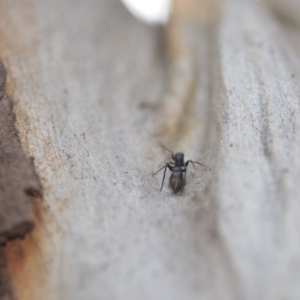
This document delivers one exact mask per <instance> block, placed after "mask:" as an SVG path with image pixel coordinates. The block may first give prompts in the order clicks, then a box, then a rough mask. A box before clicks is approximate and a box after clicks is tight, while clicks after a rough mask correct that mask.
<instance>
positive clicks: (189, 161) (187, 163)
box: [185, 160, 207, 168]
mask: <svg viewBox="0 0 300 300" xmlns="http://www.w3.org/2000/svg"><path fill="white" fill-rule="evenodd" d="M189 163H192V165H193V167H194V168H195V165H194V164H198V165H200V166H202V167H207V166H206V165H203V164H200V163H199V162H197V161H192V160H188V161H187V162H186V163H185V166H186V167H187V166H188V165H189Z"/></svg>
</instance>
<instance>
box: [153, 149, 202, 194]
mask: <svg viewBox="0 0 300 300" xmlns="http://www.w3.org/2000/svg"><path fill="white" fill-rule="evenodd" d="M163 148H164V149H166V150H167V151H169V152H171V153H172V159H173V161H171V162H169V163H166V164H165V165H164V166H163V167H162V168H160V169H159V170H158V171H157V172H156V173H155V174H157V173H158V172H159V171H161V170H162V169H163V168H164V169H165V171H164V176H163V180H162V183H161V188H160V190H162V188H163V185H164V181H165V176H166V171H167V168H168V169H169V170H170V171H171V172H172V174H171V176H170V179H169V187H170V188H171V189H172V190H173V192H174V193H175V194H176V193H178V192H179V191H181V194H182V193H183V189H184V186H185V181H186V171H187V166H188V165H189V163H192V164H193V166H194V164H199V165H201V166H205V165H203V164H200V163H199V162H196V161H191V160H188V161H186V162H184V154H183V153H182V152H177V153H175V155H174V154H173V152H172V151H170V150H169V149H167V148H166V147H164V146H163ZM155 174H154V175H155Z"/></svg>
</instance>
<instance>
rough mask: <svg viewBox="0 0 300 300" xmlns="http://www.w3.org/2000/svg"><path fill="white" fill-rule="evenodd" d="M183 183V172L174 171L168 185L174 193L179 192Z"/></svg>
mask: <svg viewBox="0 0 300 300" xmlns="http://www.w3.org/2000/svg"><path fill="white" fill-rule="evenodd" d="M183 185H184V180H183V173H182V172H176V171H174V172H173V173H172V174H171V176H170V180H169V187H170V188H171V189H172V190H173V192H174V193H177V192H179V191H180V190H181V189H182V186H183Z"/></svg>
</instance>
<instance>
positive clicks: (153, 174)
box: [153, 165, 166, 176]
mask: <svg viewBox="0 0 300 300" xmlns="http://www.w3.org/2000/svg"><path fill="white" fill-rule="evenodd" d="M165 167H166V165H165V166H162V167H161V168H160V169H159V170H158V171H156V172H155V173H154V174H153V176H154V175H156V174H157V173H158V172H160V171H161V170H162V169H163V168H165Z"/></svg>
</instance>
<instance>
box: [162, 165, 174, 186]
mask: <svg viewBox="0 0 300 300" xmlns="http://www.w3.org/2000/svg"><path fill="white" fill-rule="evenodd" d="M164 168H165V171H164V176H163V179H162V182H161V188H160V191H161V190H162V188H163V186H164V181H165V177H166V171H167V168H169V169H170V171H172V170H173V168H172V167H171V166H170V165H169V164H166V165H165V166H164Z"/></svg>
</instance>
